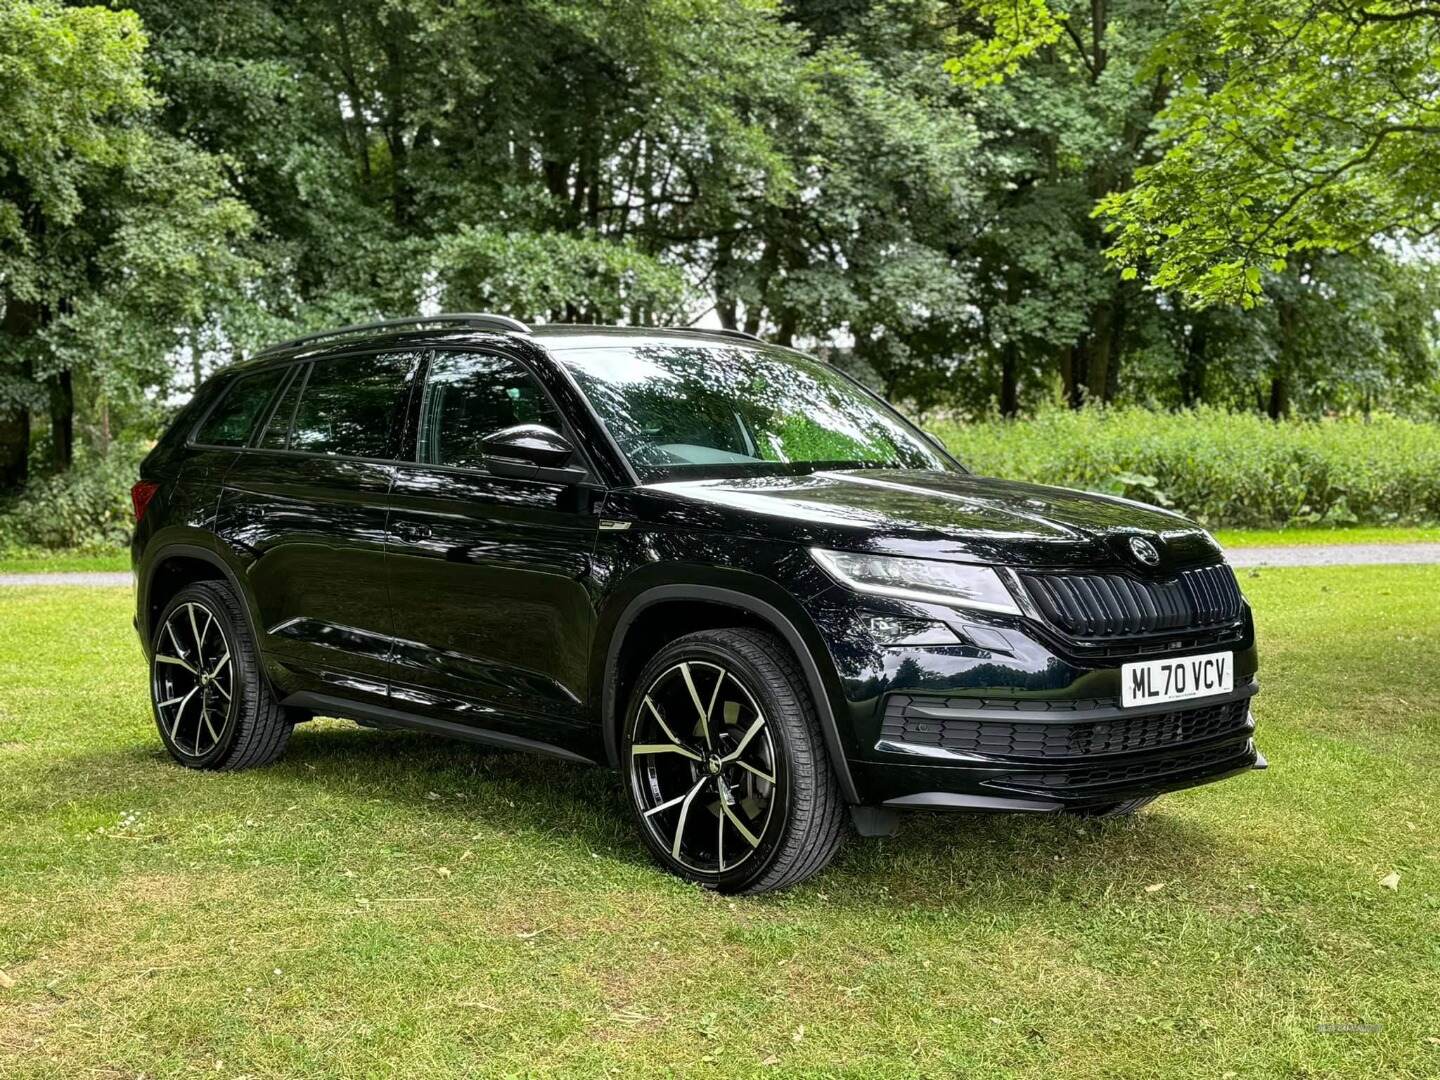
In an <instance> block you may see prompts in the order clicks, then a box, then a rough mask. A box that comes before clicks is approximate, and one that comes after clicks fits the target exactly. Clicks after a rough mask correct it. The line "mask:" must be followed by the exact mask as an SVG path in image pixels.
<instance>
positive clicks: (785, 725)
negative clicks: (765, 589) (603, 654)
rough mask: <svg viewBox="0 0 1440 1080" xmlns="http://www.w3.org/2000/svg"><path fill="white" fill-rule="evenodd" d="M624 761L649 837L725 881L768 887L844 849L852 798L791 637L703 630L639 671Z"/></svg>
mask: <svg viewBox="0 0 1440 1080" xmlns="http://www.w3.org/2000/svg"><path fill="white" fill-rule="evenodd" d="M622 742H623V748H622V749H623V754H622V762H623V766H624V769H625V777H626V781H627V787H628V789H629V795H630V803H631V807H632V808H633V810H634V812H635V817H636V820H637V821H638V822H639V824H640V828H641V832H642V835H643V836H644V839H645V843H646V846H647V847H648V848H649V849H650V851H651V853H652V854H653V855H654V856H655V858H656V859H657V860H658V861H659V862H660V863H661V864H662V865H663V866H665V867H666V868H667V869H669V870H670V871H672V872H673V873H675V874H678V875H679V876H681V877H684V878H688V879H689V880H691V881H696V882H699V883H700V884H702V885H705V886H707V887H709V888H713V889H719V890H721V891H723V892H747V893H757V892H766V891H769V890H771V889H777V888H784V887H786V886H788V885H793V884H795V883H796V882H798V881H802V880H804V879H805V878H807V877H809V876H811V875H812V874H815V873H818V872H819V871H820V870H821V869H823V868H824V867H825V866H826V865H827V864H828V863H829V862H830V860H831V859H832V858H833V857H834V855H835V852H836V851H837V850H838V848H839V846H840V841H841V839H842V835H843V830H842V825H843V809H844V808H843V806H842V804H841V800H840V796H839V792H838V785H837V783H836V781H835V777H834V773H833V772H832V770H831V768H830V762H829V759H828V758H827V757H826V754H825V749H824V744H823V740H822V738H821V735H820V730H819V723H818V720H817V718H816V715H815V707H814V703H813V702H812V701H811V699H810V695H809V690H808V688H807V686H806V684H805V681H804V679H803V677H802V676H801V674H800V672H799V670H798V668H797V665H796V664H795V662H794V660H793V658H792V657H791V656H790V653H789V651H788V650H787V649H786V648H785V646H784V645H783V644H782V643H781V642H780V641H778V640H777V639H776V638H774V637H773V636H772V635H770V634H767V633H765V632H763V631H760V630H753V629H749V628H744V629H741V628H735V629H725V630H702V631H699V632H697V633H693V634H689V635H687V636H685V637H682V638H680V639H679V640H677V641H675V642H672V643H671V644H670V645H668V646H666V647H665V648H664V649H661V650H660V652H659V653H658V654H657V655H656V656H654V657H652V658H651V660H650V662H649V663H648V664H647V665H646V666H645V668H644V670H643V671H641V673H640V675H639V678H638V679H637V680H636V683H635V688H634V690H633V692H632V695H631V700H630V707H629V709H628V710H627V713H626V725H625V727H624V729H623V740H622Z"/></svg>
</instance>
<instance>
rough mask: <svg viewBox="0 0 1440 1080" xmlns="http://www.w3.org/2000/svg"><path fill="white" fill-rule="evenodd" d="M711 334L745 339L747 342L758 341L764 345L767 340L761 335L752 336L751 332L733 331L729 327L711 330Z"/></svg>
mask: <svg viewBox="0 0 1440 1080" xmlns="http://www.w3.org/2000/svg"><path fill="white" fill-rule="evenodd" d="M710 333H712V334H724V335H725V336H726V337H738V338H744V339H745V340H746V341H758V342H760V343H761V344H762V345H763V344H764V343H765V339H764V338H762V337H761V336H760V335H759V334H752V333H750V331H749V330H732V329H731V328H730V327H728V326H722V327H721V328H720V329H719V330H711V331H710Z"/></svg>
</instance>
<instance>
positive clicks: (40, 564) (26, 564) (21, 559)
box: [0, 548, 130, 574]
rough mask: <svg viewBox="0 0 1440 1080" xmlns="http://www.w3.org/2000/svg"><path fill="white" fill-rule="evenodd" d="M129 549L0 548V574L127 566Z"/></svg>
mask: <svg viewBox="0 0 1440 1080" xmlns="http://www.w3.org/2000/svg"><path fill="white" fill-rule="evenodd" d="M129 569H130V553H129V552H128V551H114V552H93V551H64V550H61V551H46V550H45V549H43V548H26V549H23V550H20V551H12V552H0V574H50V573H61V572H73V571H80V570H120V571H124V570H129Z"/></svg>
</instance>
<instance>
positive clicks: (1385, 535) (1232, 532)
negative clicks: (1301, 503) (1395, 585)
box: [1215, 525, 1440, 548]
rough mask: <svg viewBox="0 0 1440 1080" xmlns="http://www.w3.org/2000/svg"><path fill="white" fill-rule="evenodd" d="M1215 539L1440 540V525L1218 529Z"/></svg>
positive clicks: (1234, 542)
mask: <svg viewBox="0 0 1440 1080" xmlns="http://www.w3.org/2000/svg"><path fill="white" fill-rule="evenodd" d="M1215 539H1217V540H1219V541H1220V543H1221V544H1222V545H1223V546H1224V547H1227V548H1244V547H1308V546H1312V545H1316V544H1413V543H1432V544H1433V543H1437V542H1440V528H1406V527H1404V526H1399V525H1388V526H1377V527H1373V528H1366V527H1364V526H1352V527H1349V528H1343V529H1304V528H1301V529H1217V530H1216V532H1215Z"/></svg>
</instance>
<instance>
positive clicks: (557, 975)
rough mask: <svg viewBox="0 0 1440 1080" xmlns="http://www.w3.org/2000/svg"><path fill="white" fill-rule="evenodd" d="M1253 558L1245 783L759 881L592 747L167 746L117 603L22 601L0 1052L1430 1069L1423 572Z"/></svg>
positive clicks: (51, 1064) (0, 649)
mask: <svg viewBox="0 0 1440 1080" xmlns="http://www.w3.org/2000/svg"><path fill="white" fill-rule="evenodd" d="M1242 580H1243V583H1244V585H1245V587H1246V589H1247V590H1248V592H1249V594H1250V596H1251V597H1252V599H1253V601H1254V603H1255V605H1256V608H1257V611H1258V618H1259V622H1260V626H1261V634H1262V638H1263V644H1264V649H1265V658H1264V669H1263V671H1262V678H1263V681H1264V685H1265V690H1264V692H1263V693H1262V694H1261V697H1260V698H1259V702H1258V706H1257V712H1258V714H1259V716H1260V741H1261V745H1262V747H1263V749H1264V751H1265V753H1266V754H1267V755H1268V756H1269V758H1270V763H1271V768H1270V770H1269V771H1268V772H1266V773H1252V774H1248V775H1245V776H1242V777H1238V778H1235V779H1232V780H1229V781H1226V782H1224V783H1221V784H1217V785H1213V786H1210V787H1207V788H1201V789H1197V790H1193V791H1189V792H1184V793H1180V794H1176V795H1172V796H1169V797H1167V798H1165V799H1162V800H1161V801H1160V802H1159V803H1157V804H1155V805H1154V806H1152V807H1151V808H1150V809H1149V810H1147V811H1146V812H1145V813H1143V814H1142V815H1141V816H1139V817H1138V818H1137V819H1135V820H1133V821H1129V822H1126V821H1120V822H1084V821H1070V820H1051V819H1026V818H1019V817H995V818H973V817H945V816H933V817H928V818H914V819H911V820H909V821H907V824H906V826H905V828H904V830H903V832H902V834H901V835H900V836H899V837H897V838H895V839H892V840H885V841H874V840H872V841H865V842H860V841H855V842H852V843H851V845H850V846H849V847H848V848H847V849H846V850H845V852H844V853H843V854H842V856H841V858H840V859H839V860H838V861H837V863H836V864H835V866H834V867H833V868H832V869H831V870H830V871H829V872H828V873H826V874H825V875H823V876H822V877H821V878H819V879H818V880H816V881H814V882H812V883H810V884H808V885H806V886H804V887H801V888H799V889H796V890H794V891H792V892H789V893H785V894H781V895H778V896H772V897H765V898H760V899H728V898H725V897H720V896H714V895H710V894H707V893H704V892H701V891H699V890H696V889H692V888H688V887H686V886H684V885H682V884H681V883H679V882H677V881H675V880H673V879H670V878H668V877H665V876H663V875H662V874H660V873H659V872H657V871H655V870H653V869H652V868H651V867H650V865H649V864H648V863H647V862H646V860H645V858H644V856H643V855H642V853H641V849H640V845H639V843H638V841H637V840H636V839H635V837H634V836H633V835H632V830H631V826H630V824H629V822H628V820H627V817H626V814H625V812H624V808H623V806H622V803H621V798H620V793H619V789H618V787H617V785H616V783H615V781H614V780H613V779H612V778H611V777H610V776H609V775H608V774H606V773H604V772H602V771H600V770H589V769H583V768H578V767H573V766H568V765H565V764H561V763H556V762H549V761H544V760H540V759H532V758H525V757H520V756H516V755H511V754H505V753H498V752H496V753H489V752H485V751H483V750H478V749H476V748H472V747H468V746H463V745H458V744H448V743H444V742H440V741H438V740H435V739H431V738H427V737H423V736H419V735H409V734H385V733H377V732H372V731H365V730H361V729H358V728H354V727H351V726H349V725H343V724H340V723H338V722H332V721H321V722H318V723H316V724H314V725H308V726H306V727H303V728H301V729H300V730H299V731H298V732H297V734H296V736H295V739H294V741H293V742H292V743H291V747H290V752H289V754H288V756H287V757H286V758H285V759H284V760H283V761H282V762H281V763H280V764H279V765H277V766H275V767H273V768H270V769H266V770H261V771H258V772H251V773H244V774H239V775H200V774H197V773H192V772H187V771H185V770H184V769H180V768H178V767H176V766H174V765H171V764H169V763H168V761H167V760H166V759H165V758H164V757H163V756H162V754H161V751H160V745H159V742H158V740H157V738H156V736H155V733H154V731H153V729H152V726H151V720H150V715H149V711H148V709H147V707H146V704H145V699H144V691H143V681H144V676H143V671H142V667H141V662H140V655H139V651H138V649H137V647H136V644H135V641H134V639H133V634H132V632H131V630H130V628H129V611H128V606H129V603H130V597H129V595H128V593H127V592H126V591H125V590H120V589H114V590H93V591H92V590H85V589H69V590H65V589H12V590H7V591H5V592H3V593H0V969H3V970H4V972H5V973H6V977H5V978H0V1074H3V1075H5V1076H15V1077H20V1076H55V1077H72V1076H79V1075H85V1074H91V1073H97V1074H102V1075H105V1076H122V1075H123V1076H134V1075H136V1074H138V1073H144V1074H145V1075H147V1076H162V1075H175V1074H180V1073H187V1074H188V1073H200V1072H203V1073H205V1074H206V1075H209V1076H217V1077H234V1076H240V1075H250V1076H267V1077H268V1076H277V1077H291V1076H358V1075H367V1074H368V1075H380V1074H384V1075H399V1076H414V1077H434V1076H443V1075H457V1074H470V1075H474V1074H507V1073H516V1072H525V1073H530V1072H564V1073H566V1074H567V1075H575V1074H578V1075H601V1074H604V1073H606V1072H607V1071H617V1072H622V1073H627V1074H628V1073H637V1072H644V1073H649V1074H664V1073H667V1072H673V1071H676V1070H685V1071H687V1072H689V1073H693V1074H700V1075H706V1074H710V1075H716V1076H720V1075H725V1076H730V1075H736V1074H740V1075H745V1074H751V1073H755V1074H764V1073H772V1072H780V1073H797V1074H809V1075H815V1076H819V1075H826V1076H828V1075H837V1074H843V1075H853V1076H870V1075H875V1076H885V1077H893V1076H917V1077H918V1076H936V1075H947V1076H949V1075H973V1076H977V1077H997V1076H1004V1077H1009V1076H1017V1077H1020V1076H1023V1077H1037V1078H1041V1077H1045V1078H1048V1077H1065V1078H1072V1077H1117V1076H1136V1077H1147V1078H1148V1077H1155V1076H1175V1077H1194V1076H1208V1077H1215V1078H1216V1080H1221V1078H1223V1077H1227V1076H1233V1077H1238V1078H1248V1077H1253V1076H1266V1077H1286V1078H1300V1077H1305V1078H1314V1077H1332V1076H1333V1077H1340V1076H1345V1077H1371V1076H1381V1075H1384V1076H1407V1077H1422V1076H1423V1077H1434V1076H1437V1075H1440V1010H1437V1008H1436V1002H1437V1000H1440V877H1437V871H1440V842H1437V838H1440V739H1437V736H1440V723H1437V714H1436V707H1435V702H1436V701H1437V699H1440V665H1437V663H1436V655H1435V643H1436V641H1437V639H1440V606H1437V605H1436V603H1435V601H1434V598H1435V596H1436V595H1437V592H1440V567H1387V568H1367V567H1345V568H1338V569H1333V570H1315V569H1294V570H1265V571H1262V572H1260V573H1258V574H1256V573H1245V574H1244V576H1243V579H1242ZM1391 874H1398V875H1399V878H1398V887H1396V888H1394V889H1391V888H1387V887H1385V886H1384V885H1383V884H1382V881H1384V880H1386V879H1387V876H1388V875H1391ZM1390 880H1392V881H1393V879H1390ZM1323 1025H1361V1026H1362V1027H1361V1028H1359V1029H1355V1030H1349V1031H1334V1030H1331V1031H1327V1030H1324V1028H1323V1027H1322V1026H1323Z"/></svg>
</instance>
